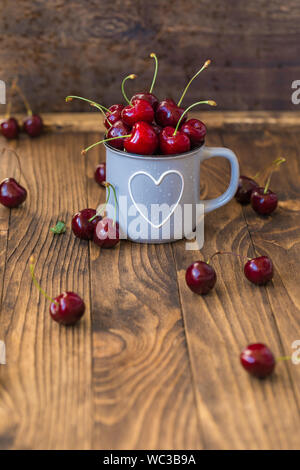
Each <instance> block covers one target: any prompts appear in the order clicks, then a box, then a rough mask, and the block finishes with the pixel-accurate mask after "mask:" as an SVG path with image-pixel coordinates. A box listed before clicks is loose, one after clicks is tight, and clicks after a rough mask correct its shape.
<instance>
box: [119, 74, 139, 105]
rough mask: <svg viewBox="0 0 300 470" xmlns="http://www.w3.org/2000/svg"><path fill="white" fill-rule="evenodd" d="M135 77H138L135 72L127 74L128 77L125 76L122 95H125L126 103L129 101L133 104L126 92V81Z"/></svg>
mask: <svg viewBox="0 0 300 470" xmlns="http://www.w3.org/2000/svg"><path fill="white" fill-rule="evenodd" d="M134 78H136V75H135V74H134V73H131V74H130V75H127V77H125V78H124V80H123V81H122V83H121V90H122V95H123V96H124V99H125V101H126V103H128V104H131V103H130V101H129V99H128V97H127V95H126V93H125V90H124V85H125V82H126V81H127V80H133V79H134Z"/></svg>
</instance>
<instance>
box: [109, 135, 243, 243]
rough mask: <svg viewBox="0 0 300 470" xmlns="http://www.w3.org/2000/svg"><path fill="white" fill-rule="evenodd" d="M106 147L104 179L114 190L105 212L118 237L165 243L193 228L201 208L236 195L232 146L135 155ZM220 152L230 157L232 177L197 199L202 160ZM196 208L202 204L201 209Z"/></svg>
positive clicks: (220, 203) (236, 171)
mask: <svg viewBox="0 0 300 470" xmlns="http://www.w3.org/2000/svg"><path fill="white" fill-rule="evenodd" d="M105 147H106V180H107V181H108V182H109V183H111V184H112V185H113V186H114V188H115V190H116V196H117V201H118V203H117V209H115V201H114V197H113V192H112V191H110V198H109V201H108V205H107V208H106V210H107V215H108V217H111V218H114V217H116V220H117V221H118V223H119V227H120V236H121V238H128V239H129V240H131V241H135V242H139V243H166V242H172V241H175V240H179V239H182V238H185V237H186V238H187V236H186V234H187V233H190V232H191V231H192V230H195V227H196V225H197V223H198V218H199V214H201V210H202V214H203V213H207V212H211V211H213V210H215V209H217V208H219V207H221V206H224V204H227V202H229V201H230V200H231V199H232V198H233V197H234V195H235V193H236V190H237V185H238V179H239V164H238V160H237V157H236V155H235V154H234V153H233V152H232V150H230V149H227V148H224V147H206V146H205V145H203V146H202V147H200V148H197V149H195V150H191V151H190V152H186V153H184V154H180V155H170V156H164V155H135V154H130V153H126V152H123V151H119V150H116V149H114V148H113V147H111V146H110V145H108V144H105ZM212 157H224V158H226V159H227V160H229V162H230V167H231V179H230V183H229V186H228V188H227V189H226V191H225V192H224V193H223V194H222V195H221V196H219V197H217V198H215V199H208V200H203V199H200V173H201V168H200V167H201V162H203V161H204V160H208V159H209V158H212ZM199 208H200V209H199Z"/></svg>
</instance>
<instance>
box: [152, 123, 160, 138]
mask: <svg viewBox="0 0 300 470" xmlns="http://www.w3.org/2000/svg"><path fill="white" fill-rule="evenodd" d="M151 126H152V128H153V130H154V132H155V134H156V135H157V136H159V134H160V133H161V131H162V127H160V126H159V125H158V124H156V122H152V123H151Z"/></svg>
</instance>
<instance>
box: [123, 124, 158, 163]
mask: <svg viewBox="0 0 300 470" xmlns="http://www.w3.org/2000/svg"><path fill="white" fill-rule="evenodd" d="M157 147H158V137H157V135H156V133H155V132H154V130H153V127H152V126H151V125H150V124H148V123H147V122H143V121H141V122H137V123H136V124H135V125H134V126H133V128H132V131H131V137H127V138H126V139H125V141H124V148H125V149H126V150H127V152H129V153H136V154H138V155H153V153H154V152H155V151H156V149H157Z"/></svg>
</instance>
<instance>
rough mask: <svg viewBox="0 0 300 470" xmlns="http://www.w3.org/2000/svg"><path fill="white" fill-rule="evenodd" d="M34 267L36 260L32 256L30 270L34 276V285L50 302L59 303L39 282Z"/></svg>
mask: <svg viewBox="0 0 300 470" xmlns="http://www.w3.org/2000/svg"><path fill="white" fill-rule="evenodd" d="M34 268H35V260H34V258H33V256H31V258H30V260H29V270H30V274H31V277H32V280H33V283H34V285H35V286H36V288H37V289H38V290H39V291H40V292H41V294H43V296H44V297H45V298H46V299H47V300H50V302H53V303H55V304H56V305H59V303H58V302H56V300H54V299H52V297H50V295H48V294H47V292H45V291H44V290H43V289H42V288H41V286H40V284H39V283H38V281H37V279H36V277H35V275H34Z"/></svg>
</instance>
